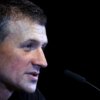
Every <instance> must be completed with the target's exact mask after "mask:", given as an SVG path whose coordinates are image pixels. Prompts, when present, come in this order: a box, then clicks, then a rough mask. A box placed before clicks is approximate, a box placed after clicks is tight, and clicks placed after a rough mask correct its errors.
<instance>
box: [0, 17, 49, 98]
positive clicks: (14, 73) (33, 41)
mask: <svg viewBox="0 0 100 100" xmlns="http://www.w3.org/2000/svg"><path fill="white" fill-rule="evenodd" d="M5 32H7V33H9V35H8V36H7V37H6V38H5V40H4V41H3V42H2V43H0V96H1V97H3V96H5V95H7V97H9V96H10V95H11V94H12V92H13V89H21V90H24V91H26V92H29V93H32V92H34V91H35V90H36V86H37V82H38V77H39V73H40V68H45V67H47V61H46V58H45V56H44V53H43V50H42V47H43V46H44V45H46V44H47V42H48V40H47V36H46V29H45V26H41V25H39V24H37V23H34V22H32V21H31V20H29V19H27V20H26V19H21V20H17V21H9V23H8V25H7V28H6V31H5ZM34 73H38V74H34ZM1 91H2V92H1ZM5 100H6V99H5Z"/></svg>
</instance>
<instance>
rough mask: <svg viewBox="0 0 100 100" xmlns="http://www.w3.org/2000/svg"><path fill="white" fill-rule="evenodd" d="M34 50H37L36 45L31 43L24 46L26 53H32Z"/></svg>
mask: <svg viewBox="0 0 100 100" xmlns="http://www.w3.org/2000/svg"><path fill="white" fill-rule="evenodd" d="M34 49H35V45H34V44H33V43H29V44H26V45H25V46H24V50H25V51H31V50H34Z"/></svg>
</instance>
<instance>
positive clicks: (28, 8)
mask: <svg viewBox="0 0 100 100" xmlns="http://www.w3.org/2000/svg"><path fill="white" fill-rule="evenodd" d="M23 17H25V18H26V17H27V18H30V19H31V20H32V21H35V22H37V23H38V24H40V25H45V24H46V21H47V18H46V15H45V14H44V12H43V10H42V9H41V8H40V7H38V6H37V5H36V4H34V3H33V2H31V1H28V0H0V42H1V41H3V40H4V38H5V37H6V35H7V34H5V32H4V28H5V27H6V25H7V22H8V21H9V20H18V19H21V18H22V19H23ZM4 26H5V27H4Z"/></svg>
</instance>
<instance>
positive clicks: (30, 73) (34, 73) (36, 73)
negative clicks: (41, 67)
mask: <svg viewBox="0 0 100 100" xmlns="http://www.w3.org/2000/svg"><path fill="white" fill-rule="evenodd" d="M26 74H29V75H32V76H34V77H37V76H38V75H39V73H38V72H27V73H26Z"/></svg>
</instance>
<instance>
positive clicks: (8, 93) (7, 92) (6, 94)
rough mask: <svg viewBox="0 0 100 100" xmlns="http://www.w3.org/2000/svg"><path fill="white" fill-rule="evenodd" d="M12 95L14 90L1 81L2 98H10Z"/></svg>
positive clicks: (3, 99)
mask: <svg viewBox="0 0 100 100" xmlns="http://www.w3.org/2000/svg"><path fill="white" fill-rule="evenodd" d="M11 95H12V92H11V91H10V90H8V89H7V88H6V86H5V85H4V84H2V83H0V100H8V98H9V97H10V96H11Z"/></svg>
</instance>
